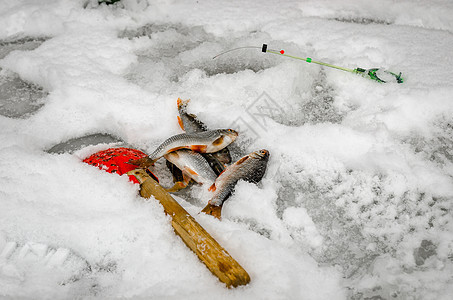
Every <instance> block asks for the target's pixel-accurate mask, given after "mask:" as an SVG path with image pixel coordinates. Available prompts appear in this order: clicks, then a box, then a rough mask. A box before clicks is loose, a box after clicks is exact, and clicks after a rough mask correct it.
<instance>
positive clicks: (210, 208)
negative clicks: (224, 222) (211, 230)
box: [201, 203, 222, 220]
mask: <svg viewBox="0 0 453 300" xmlns="http://www.w3.org/2000/svg"><path fill="white" fill-rule="evenodd" d="M201 212H202V213H205V214H207V215H211V216H213V217H215V218H217V219H219V220H220V217H221V215H222V205H218V206H217V205H212V204H209V203H208V205H206V207H205V208H203V210H202V211H201Z"/></svg>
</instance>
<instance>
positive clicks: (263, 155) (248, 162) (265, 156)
mask: <svg viewBox="0 0 453 300" xmlns="http://www.w3.org/2000/svg"><path fill="white" fill-rule="evenodd" d="M268 160H269V151H267V150H264V149H263V150H259V151H255V152H252V153H250V154H248V155H246V156H244V157H242V158H241V159H239V160H238V161H237V162H235V163H234V164H232V165H231V166H229V167H227V168H226V169H225V171H223V172H222V174H220V175H219V177H217V179H216V180H215V182H214V184H213V185H212V186H211V187H210V190H211V191H212V192H213V196H212V198H211V200H209V203H208V205H207V206H206V207H205V208H204V209H203V210H202V212H204V213H206V214H210V215H213V216H214V217H216V218H220V214H221V209H222V205H223V203H224V201H225V200H226V199H227V198H228V196H229V195H230V194H231V193H232V192H233V190H234V187H235V185H236V183H237V182H238V181H239V180H241V179H242V180H245V181H248V182H252V183H258V182H259V181H260V180H261V179H262V178H263V176H264V173H265V172H266V167H267V162H268Z"/></svg>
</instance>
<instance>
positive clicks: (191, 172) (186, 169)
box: [184, 167, 198, 176]
mask: <svg viewBox="0 0 453 300" xmlns="http://www.w3.org/2000/svg"><path fill="white" fill-rule="evenodd" d="M184 172H186V173H187V174H188V175H192V176H198V173H197V172H195V171H194V170H192V169H191V168H189V167H184Z"/></svg>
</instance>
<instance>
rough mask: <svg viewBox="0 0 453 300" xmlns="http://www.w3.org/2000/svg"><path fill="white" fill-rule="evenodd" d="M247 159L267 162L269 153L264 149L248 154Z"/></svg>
mask: <svg viewBox="0 0 453 300" xmlns="http://www.w3.org/2000/svg"><path fill="white" fill-rule="evenodd" d="M249 157H251V158H253V159H258V160H265V161H267V160H269V151H267V150H266V149H261V150H258V151H255V152H252V153H250V154H249Z"/></svg>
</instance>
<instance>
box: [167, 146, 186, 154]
mask: <svg viewBox="0 0 453 300" xmlns="http://www.w3.org/2000/svg"><path fill="white" fill-rule="evenodd" d="M183 148H184V147H175V148H171V149H170V150H168V151H167V154H169V153H171V152H174V151H176V150H179V149H183Z"/></svg>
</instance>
